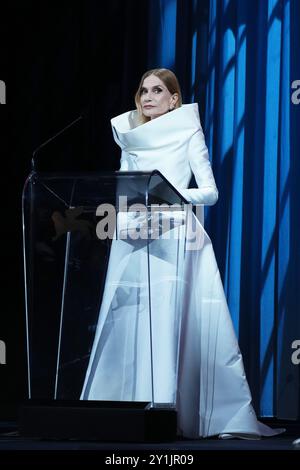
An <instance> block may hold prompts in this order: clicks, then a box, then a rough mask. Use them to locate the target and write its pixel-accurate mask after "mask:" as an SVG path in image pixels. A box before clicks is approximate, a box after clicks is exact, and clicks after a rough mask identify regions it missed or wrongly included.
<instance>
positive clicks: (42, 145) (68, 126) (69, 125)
mask: <svg viewBox="0 0 300 470" xmlns="http://www.w3.org/2000/svg"><path fill="white" fill-rule="evenodd" d="M81 119H83V116H82V115H80V116H78V117H77V118H76V119H74V121H72V122H71V123H70V124H68V125H67V126H66V127H64V128H63V129H61V130H60V131H58V132H57V133H56V134H55V135H53V136H52V137H50V138H49V139H47V140H46V141H45V142H43V143H42V144H41V145H39V146H38V147H37V148H36V149H35V150H34V151H33V153H32V158H31V168H32V171H34V170H35V156H36V154H37V153H38V152H39V151H40V150H41V149H42V148H43V147H45V145H47V144H49V142H51V141H52V140H54V139H56V137H58V136H60V135H61V134H63V133H64V132H65V131H66V130H67V129H69V128H70V127H72V126H74V124H76V123H77V122H78V121H80V120H81Z"/></svg>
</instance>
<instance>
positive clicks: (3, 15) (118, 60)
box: [0, 0, 148, 419]
mask: <svg viewBox="0 0 300 470" xmlns="http://www.w3.org/2000/svg"><path fill="white" fill-rule="evenodd" d="M147 12H148V2H147V1H140V0H122V1H119V0H110V1H109V2H100V1H98V0H89V1H87V2H85V1H83V0H81V1H80V0H75V1H56V2H55V1H47V0H43V1H32V0H31V1H30V0H28V1H12V2H6V4H5V5H3V3H2V4H1V12H0V79H1V80H4V81H5V83H6V94H7V96H6V101H7V104H6V105H5V106H1V107H0V119H1V121H0V125H1V130H0V137H1V141H0V155H1V202H2V204H1V207H2V224H1V229H2V230H1V266H2V281H1V317H0V318H1V319H0V340H2V341H4V342H5V344H6V354H7V356H6V364H5V365H1V366H0V383H1V388H0V407H1V408H0V419H7V418H10V417H14V416H15V413H16V404H17V402H19V401H20V400H22V399H23V398H24V397H25V395H26V350H25V320H24V287H23V259H22V221H21V195H22V188H23V185H24V182H25V179H26V177H27V175H28V174H29V173H30V170H31V157H32V152H33V150H34V149H35V148H37V147H38V146H39V145H40V144H42V143H43V142H45V141H46V140H47V139H49V137H51V136H53V135H55V134H56V133H57V132H58V131H59V130H61V129H63V128H64V127H65V126H67V125H68V124H69V123H70V122H72V121H73V120H74V119H76V118H77V117H79V116H80V115H82V116H83V118H84V119H82V120H81V121H80V122H79V123H78V124H77V125H75V126H74V127H72V128H70V129H69V130H68V131H66V132H65V133H64V134H63V135H62V136H61V137H60V138H58V139H57V140H55V141H54V142H52V143H50V144H49V145H47V147H44V148H43V149H41V151H40V152H39V153H38V155H37V162H38V168H40V169H43V170H46V169H47V170H66V169H72V170H88V171H90V170H114V169H118V165H119V150H118V148H117V146H116V145H114V143H113V140H112V136H111V129H110V118H111V117H113V116H115V115H117V114H119V113H121V112H124V111H126V110H128V109H131V108H133V107H134V102H133V96H134V92H135V89H136V87H137V85H138V81H139V79H140V76H141V74H142V73H143V72H144V71H145V70H146V69H147V48H148V42H147V37H148V35H147V27H146V25H147Z"/></svg>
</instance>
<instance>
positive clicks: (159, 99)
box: [141, 75, 178, 119]
mask: <svg viewBox="0 0 300 470" xmlns="http://www.w3.org/2000/svg"><path fill="white" fill-rule="evenodd" d="M177 100H178V96H177V94H176V93H174V94H173V95H171V93H170V92H169V90H168V88H167V87H166V85H165V84H164V82H162V81H161V80H160V78H158V77H156V76H155V75H150V76H149V77H147V78H145V80H144V82H143V86H142V88H141V107H142V112H143V114H144V116H146V117H149V118H150V119H155V118H157V117H159V116H162V115H163V114H165V113H167V112H168V111H170V109H174V107H175V104H176V102H177Z"/></svg>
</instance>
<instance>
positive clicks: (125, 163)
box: [119, 150, 129, 171]
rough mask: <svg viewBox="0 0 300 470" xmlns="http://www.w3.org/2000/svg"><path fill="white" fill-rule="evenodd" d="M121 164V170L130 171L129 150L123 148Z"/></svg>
mask: <svg viewBox="0 0 300 470" xmlns="http://www.w3.org/2000/svg"><path fill="white" fill-rule="evenodd" d="M120 163H121V166H120V170H119V171H128V168H129V165H128V157H127V152H125V150H122V153H121V161H120Z"/></svg>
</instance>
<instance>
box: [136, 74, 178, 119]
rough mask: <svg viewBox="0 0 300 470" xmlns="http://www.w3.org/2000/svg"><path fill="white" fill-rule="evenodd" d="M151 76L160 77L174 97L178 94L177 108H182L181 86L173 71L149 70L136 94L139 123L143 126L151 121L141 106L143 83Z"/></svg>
mask: <svg viewBox="0 0 300 470" xmlns="http://www.w3.org/2000/svg"><path fill="white" fill-rule="evenodd" d="M150 75H155V76H156V77H158V78H159V79H160V80H161V81H162V82H163V83H164V84H165V85H166V87H167V89H168V90H169V92H170V93H171V94H172V95H173V94H174V93H177V95H178V100H177V102H176V104H175V108H180V106H181V105H182V96H181V90H180V85H179V82H178V80H177V77H176V75H175V73H174V72H172V70H169V69H152V70H148V71H147V72H145V73H144V75H143V76H142V78H141V81H140V84H139V87H138V89H137V92H136V94H135V105H136V108H137V112H138V118H139V122H140V123H141V124H144V123H145V122H147V121H149V120H150V118H149V117H146V116H144V114H143V111H142V106H141V90H142V88H143V83H144V80H145V79H146V78H147V77H150Z"/></svg>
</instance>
